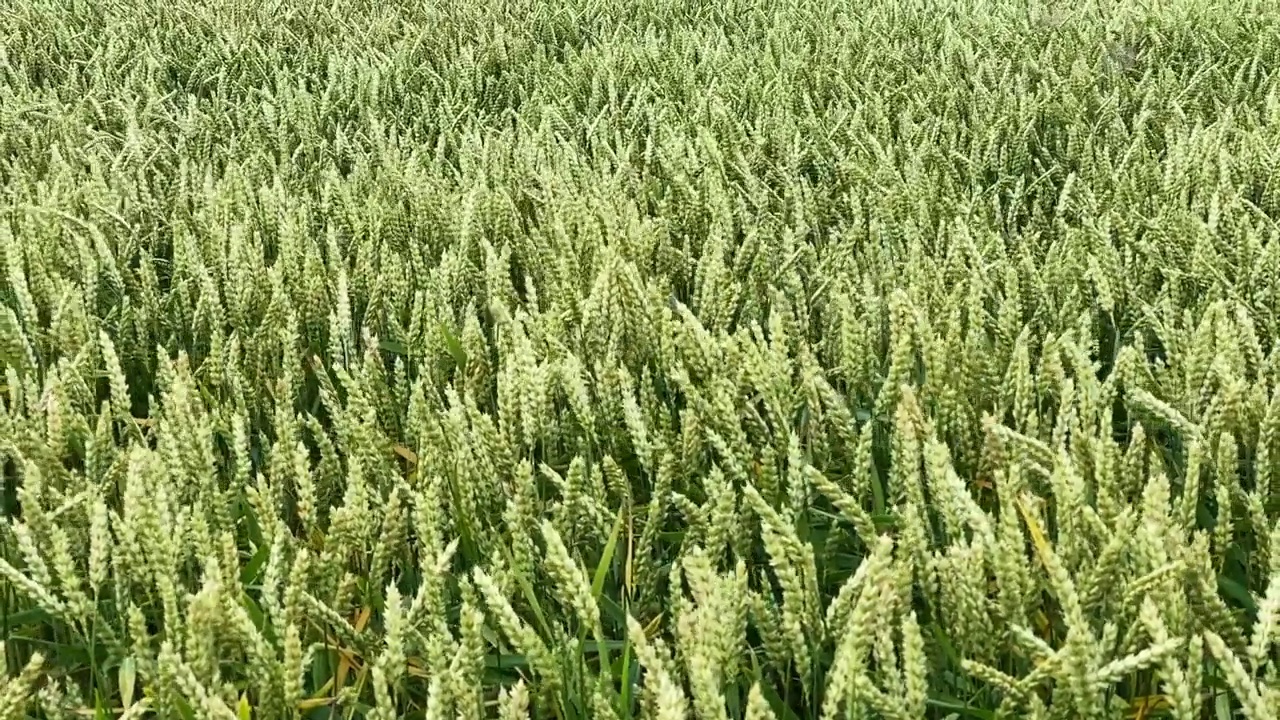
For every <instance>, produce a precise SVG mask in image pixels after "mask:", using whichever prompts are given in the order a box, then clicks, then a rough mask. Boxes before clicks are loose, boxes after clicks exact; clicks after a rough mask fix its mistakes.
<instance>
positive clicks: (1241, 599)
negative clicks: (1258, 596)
mask: <svg viewBox="0 0 1280 720" xmlns="http://www.w3.org/2000/svg"><path fill="white" fill-rule="evenodd" d="M1218 589H1220V590H1221V591H1222V592H1223V593H1224V594H1225V595H1226V596H1227V597H1229V598H1231V599H1232V600H1235V601H1236V602H1237V603H1239V604H1240V607H1242V608H1244V609H1245V610H1248V611H1249V612H1257V610H1258V603H1257V602H1256V601H1255V600H1254V599H1253V593H1251V592H1249V588H1247V587H1245V586H1244V583H1242V582H1240V581H1239V580H1236V579H1235V578H1233V577H1228V576H1227V575H1219V576H1218Z"/></svg>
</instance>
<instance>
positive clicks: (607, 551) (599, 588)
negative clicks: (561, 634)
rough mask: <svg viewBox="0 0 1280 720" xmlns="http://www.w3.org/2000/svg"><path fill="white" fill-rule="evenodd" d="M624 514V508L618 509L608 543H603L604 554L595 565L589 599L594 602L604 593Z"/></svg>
mask: <svg viewBox="0 0 1280 720" xmlns="http://www.w3.org/2000/svg"><path fill="white" fill-rule="evenodd" d="M625 514H626V508H619V509H618V518H617V520H615V521H614V522H613V531H612V532H610V533H609V542H607V543H605V546H604V553H602V554H601V555H600V562H599V563H596V573H595V577H593V578H592V579H591V597H593V598H595V600H596V602H599V601H600V594H601V593H602V592H604V581H605V578H606V577H608V575H609V567H610V566H611V565H612V564H613V555H614V553H615V552H617V549H618V537H619V536H620V535H621V534H622V520H623V517H624V515H625Z"/></svg>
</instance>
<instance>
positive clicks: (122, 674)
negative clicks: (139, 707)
mask: <svg viewBox="0 0 1280 720" xmlns="http://www.w3.org/2000/svg"><path fill="white" fill-rule="evenodd" d="M118 680H119V683H120V702H121V703H123V704H124V706H125V708H126V709H128V708H130V707H132V706H133V688H134V683H136V682H137V680H138V663H137V661H136V660H134V659H133V656H132V655H130V656H129V657H126V658H125V659H124V660H121V661H120V671H119V675H118Z"/></svg>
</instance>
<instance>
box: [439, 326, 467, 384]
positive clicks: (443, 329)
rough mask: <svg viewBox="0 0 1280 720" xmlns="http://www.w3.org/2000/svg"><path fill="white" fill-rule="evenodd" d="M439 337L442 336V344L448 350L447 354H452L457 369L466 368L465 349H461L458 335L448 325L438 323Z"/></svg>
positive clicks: (463, 369)
mask: <svg viewBox="0 0 1280 720" xmlns="http://www.w3.org/2000/svg"><path fill="white" fill-rule="evenodd" d="M440 337H442V338H444V345H445V347H446V348H448V350H449V354H450V355H451V356H453V361H454V362H455V363H457V364H458V370H459V371H464V372H465V371H466V369H467V351H466V350H463V349H462V342H461V341H459V340H458V336H457V335H454V334H453V332H451V331H450V330H449V326H447V325H445V324H444V323H440Z"/></svg>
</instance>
